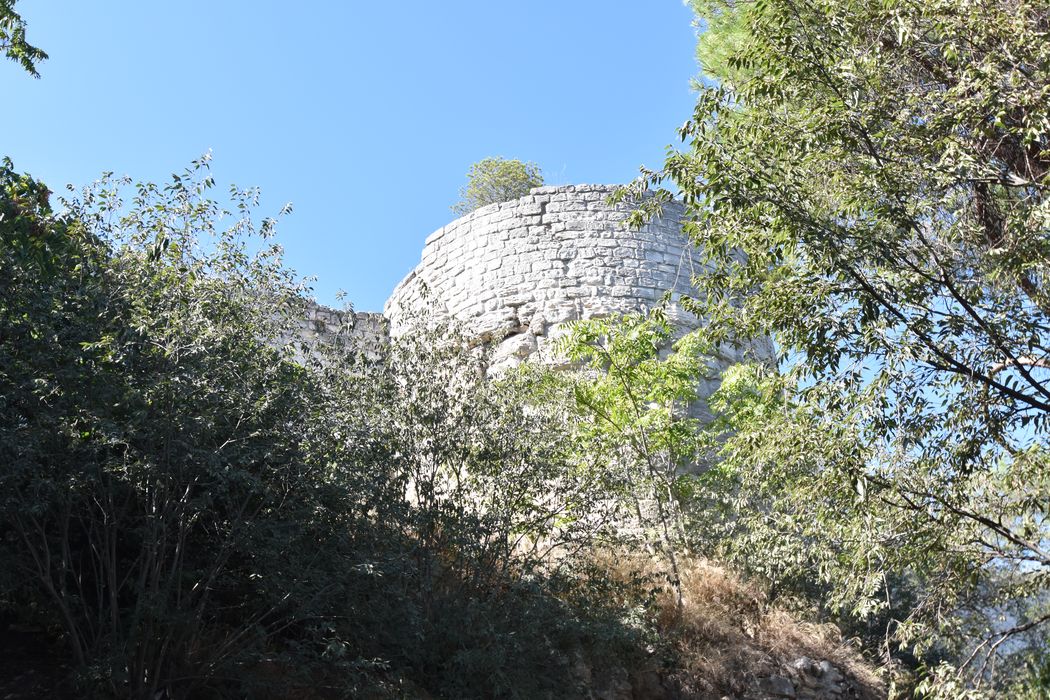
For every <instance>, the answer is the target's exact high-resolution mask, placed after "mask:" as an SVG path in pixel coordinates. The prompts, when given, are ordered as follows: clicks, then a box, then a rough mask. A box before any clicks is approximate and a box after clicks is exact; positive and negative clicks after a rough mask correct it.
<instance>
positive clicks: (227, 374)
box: [0, 159, 637, 698]
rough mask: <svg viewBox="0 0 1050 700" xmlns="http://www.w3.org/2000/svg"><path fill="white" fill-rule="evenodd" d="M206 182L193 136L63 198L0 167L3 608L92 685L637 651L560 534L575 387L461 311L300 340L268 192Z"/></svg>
mask: <svg viewBox="0 0 1050 700" xmlns="http://www.w3.org/2000/svg"><path fill="white" fill-rule="evenodd" d="M213 189H214V183H213V181H212V179H211V177H210V175H209V171H208V163H207V159H202V160H201V161H198V162H197V163H195V164H194V166H193V167H192V168H190V169H189V170H188V171H187V172H184V173H181V174H178V175H176V176H174V177H173V178H172V180H171V181H170V182H169V183H168V184H166V185H163V186H162V185H156V184H151V183H142V184H137V185H131V183H129V182H127V181H126V180H122V179H116V178H113V177H111V176H107V177H104V178H103V179H102V180H100V181H99V182H98V183H96V184H95V185H94V186H92V187H89V188H87V189H86V190H85V191H83V192H82V193H78V194H77V195H75V196H74V197H71V198H70V199H69V200H67V201H65V202H64V207H63V210H64V212H65V213H63V214H61V215H59V214H56V213H55V211H53V210H52V208H51V205H50V194H51V193H50V192H49V191H48V189H47V187H45V186H44V185H43V184H41V183H40V182H38V181H36V180H34V179H33V178H31V177H29V176H26V175H22V174H19V173H17V172H15V171H14V169H13V167H12V165H11V163H10V162H9V161H5V162H4V163H3V167H2V168H0V619H2V620H3V622H4V623H5V624H6V623H7V621H8V620H11V619H14V620H17V621H18V622H20V623H22V624H26V625H30V626H31V627H32V628H34V629H38V630H41V631H42V633H51V634H52V635H53V636H54V637H55V638H56V641H58V640H60V641H61V642H62V643H63V645H64V647H65V649H66V650H67V652H68V656H67V657H66V658H68V659H69V660H70V661H71V662H72V663H71V664H70V665H71V666H73V668H74V669H75V672H76V674H77V676H78V682H79V686H78V688H77V692H78V696H82V697H89V696H98V697H127V698H153V697H158V696H159V695H165V696H167V697H176V698H181V697H288V696H294V695H298V694H301V693H303V692H306V691H304V689H305V688H310V689H311V691H310V692H313V691H314V690H316V689H317V688H318V687H322V688H324V692H325V693H330V694H332V695H333V696H340V697H343V696H345V697H358V696H363V695H368V694H375V695H376V696H378V697H387V696H390V697H401V696H404V695H406V694H407V695H413V696H414V695H418V694H424V692H427V693H431V694H434V695H437V696H443V697H464V698H471V697H543V696H545V695H550V694H554V693H558V692H559V691H562V690H564V689H565V688H566V687H569V684H571V682H572V678H571V672H572V668H571V665H570V663H569V659H571V658H572V656H571V653H570V652H572V651H573V650H574V649H578V648H580V647H581V645H583V644H584V641H585V640H587V639H589V638H591V637H592V636H593V637H598V638H600V639H601V640H602V641H601V642H600V643H601V644H607V645H612V644H613V642H616V643H617V644H619V650H618V652H617V654H618V655H622V654H623V653H631V652H630V651H629V648H628V647H629V641H630V640H631V639H632V634H633V633H632V632H631V631H630V630H621V627H622V625H621V623H620V621H619V620H618V619H617V618H616V617H615V616H613V615H610V614H607V612H606V609H607V606H606V605H605V603H604V602H602V601H601V600H600V599H596V598H595V597H594V596H593V595H591V594H590V593H589V591H590V590H591V586H592V582H591V579H592V578H593V577H591V576H590V574H589V573H588V572H587V571H584V570H583V565H582V563H581V560H580V559H578V558H575V557H574V556H572V555H573V554H574V553H575V552H576V550H578V549H580V548H583V547H586V546H587V545H588V544H589V543H590V542H591V541H592V540H593V532H594V530H595V529H596V528H597V527H599V526H600V525H601V521H600V520H596V519H595V518H592V517H590V516H591V512H592V508H593V507H594V506H595V505H596V504H598V503H599V500H600V496H601V494H600V492H599V491H598V490H597V489H594V488H592V480H590V479H588V478H585V476H586V475H583V474H576V475H574V474H572V470H571V465H572V459H573V455H574V451H573V445H572V442H571V440H570V437H571V436H570V433H569V432H568V431H567V430H565V428H564V424H565V420H566V415H567V414H568V405H567V403H566V402H561V403H559V402H556V401H548V402H546V403H545V404H543V405H536V406H533V407H531V408H528V409H525V408H524V407H525V405H526V400H527V398H528V397H529V396H531V395H532V393H533V390H532V388H531V387H530V386H529V380H528V378H527V377H522V378H508V379H506V380H504V381H502V382H500V383H499V384H496V383H493V382H489V381H486V379H485V372H484V368H485V366H486V362H487V358H486V356H485V354H484V352H485V351H484V349H483V348H477V347H473V348H472V347H471V346H470V345H469V344H468V343H467V342H466V341H465V340H464V339H463V338H462V337H461V336H457V335H456V334H455V333H454V332H452V331H451V330H450V329H448V328H446V327H438V328H423V329H420V330H417V331H416V332H413V333H410V334H407V335H403V336H401V337H399V338H398V339H396V340H395V341H394V342H393V343H392V345H391V347H390V348H389V351H388V352H387V353H385V354H384V355H382V356H381V357H378V358H376V357H374V356H372V357H369V356H367V355H365V354H362V353H358V352H357V348H356V347H355V345H354V344H353V342H352V341H351V339H350V338H349V337H348V336H346V335H345V334H340V335H337V336H336V337H335V338H333V339H332V340H331V342H328V341H309V342H308V341H306V340H303V339H301V336H300V335H299V329H300V328H301V325H302V323H303V314H304V312H305V308H306V304H307V299H306V296H305V294H306V291H307V288H306V287H305V286H304V285H303V283H302V281H301V280H299V279H298V278H297V277H296V276H295V275H294V274H293V273H292V272H291V271H289V270H288V269H287V268H285V267H284V266H283V264H282V262H281V255H280V247H279V246H277V245H276V244H275V243H274V240H273V235H274V231H275V227H276V221H275V220H274V219H272V218H263V219H261V220H259V219H257V218H256V217H255V216H253V214H254V209H255V201H256V198H257V194H258V193H257V192H256V191H254V190H240V189H237V188H231V190H230V192H229V195H228V197H227V198H225V199H222V200H220V199H217V198H215V197H214V195H212V192H213ZM554 552H559V553H560V554H559V555H558V556H554ZM617 640H619V641H617ZM635 649H637V647H635ZM537 668H543V669H544V673H543V674H537V673H535V669H537ZM51 670H52V671H53V669H51ZM416 691H418V692H416Z"/></svg>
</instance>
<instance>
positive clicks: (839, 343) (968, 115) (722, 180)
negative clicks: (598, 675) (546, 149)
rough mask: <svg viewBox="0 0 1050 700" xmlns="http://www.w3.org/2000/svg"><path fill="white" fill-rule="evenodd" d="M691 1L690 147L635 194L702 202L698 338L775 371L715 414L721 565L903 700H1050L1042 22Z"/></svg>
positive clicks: (1047, 79) (984, 8) (1049, 367)
mask: <svg viewBox="0 0 1050 700" xmlns="http://www.w3.org/2000/svg"><path fill="white" fill-rule="evenodd" d="M693 5H694V7H695V9H696V11H697V13H698V16H699V18H700V22H701V23H702V25H703V26H704V27H705V28H706V31H704V32H703V33H702V34H701V36H700V44H699V50H698V54H699V57H700V60H701V64H702V68H703V71H704V75H703V77H702V81H703V82H702V84H699V85H698V89H699V98H698V101H697V105H696V110H695V113H694V115H693V118H692V119H690V120H689V121H688V122H687V123H686V125H685V126H684V127H683V128H682V131H681V135H682V138H683V139H684V140H685V141H686V142H687V148H686V149H684V150H681V151H673V152H671V154H670V155H669V157H668V159H667V161H666V163H665V165H664V168H663V169H662V170H661V171H659V172H650V173H645V174H643V177H642V180H641V181H640V182H639V183H638V185H637V186H638V188H642V189H644V188H646V187H648V186H652V185H657V186H659V184H660V183H662V182H671V183H673V184H674V185H675V187H676V188H677V191H678V196H681V197H682V198H683V199H684V200H685V201H686V203H687V204H689V205H691V207H692V211H693V221H692V223H690V224H689V225H688V229H689V232H690V234H691V235H692V237H693V238H694V240H695V241H696V243H697V244H698V245H699V247H700V249H701V250H703V251H704V254H705V255H706V256H707V257H708V261H707V262H708V265H707V269H706V270H705V271H704V272H703V273H702V274H700V275H699V276H698V277H697V278H696V280H695V282H696V284H697V287H698V290H697V295H696V298H695V299H694V300H693V303H692V307H691V308H693V309H694V310H695V311H696V312H697V313H698V314H700V315H702V316H703V317H705V318H707V319H709V326H708V328H707V330H706V331H705V333H706V337H707V339H708V340H709V341H710V342H716V343H717V342H731V341H733V340H734V339H746V338H749V337H762V336H766V335H769V336H772V337H773V338H774V339H775V341H776V342H777V344H778V347H779V349H780V351H781V357H782V362H781V364H780V366H779V368H778V369H777V370H776V371H770V370H768V369H763V368H759V367H753V368H739V369H738V370H735V371H734V372H733V374H731V375H730V376H729V377H727V380H726V382H725V384H724V385H723V389H722V391H721V392H720V395H719V397H718V398H716V408H717V409H718V410H719V412H720V413H721V415H722V426H723V428H724V433H723V437H724V442H722V443H721V444H720V445H719V446H718V448H717V457H716V464H717V471H718V472H720V473H722V474H723V475H724V477H725V479H726V481H727V482H730V483H735V484H736V495H735V497H734V501H735V502H734V503H733V507H732V508H733V511H734V512H735V513H737V514H738V515H739V516H740V519H739V520H738V521H736V522H735V523H733V528H732V530H733V532H732V533H730V535H729V539H728V540H727V541H726V543H725V544H724V545H723V549H724V551H725V555H726V556H728V557H730V559H731V560H732V561H736V562H738V563H739V564H740V565H741V566H743V567H744V568H745V570H747V571H749V572H751V573H752V574H754V575H759V576H762V577H764V578H765V579H766V580H767V581H768V582H769V585H770V586H771V587H772V588H773V589H774V590H776V591H779V592H782V593H784V594H790V595H799V596H802V597H803V598H808V599H810V600H814V601H816V602H818V603H819V606H820V607H821V608H822V609H825V610H826V614H829V615H834V616H837V617H838V619H841V620H843V621H844V622H845V621H846V620H847V619H848V618H850V617H852V618H853V619H855V620H856V621H857V624H859V625H860V626H861V628H863V627H864V626H868V625H871V627H870V628H869V631H868V632H866V633H865V635H866V636H868V638H869V640H870V641H869V644H872V645H874V647H873V648H877V647H881V652H880V653H881V657H882V660H883V663H884V664H885V665H886V667H887V668H888V669H890V670H891V671H892V672H897V671H899V672H900V673H901V683H902V684H903V685H901V686H900V687H901V689H902V692H906V691H907V688H908V687H909V684H910V683H912V682H914V681H915V680H918V686H917V691H916V692H919V693H921V694H923V696H924V697H935V696H938V695H941V696H945V697H964V696H965V697H984V696H1000V695H1001V694H1003V693H1006V694H1008V695H1011V696H1020V695H1021V694H1022V693H1024V692H1027V693H1035V694H1037V695H1038V693H1040V692H1046V687H1045V685H1043V686H1040V684H1042V683H1045V681H1043V680H1040V679H1042V678H1045V672H1044V671H1041V670H1040V669H1045V667H1046V663H1047V657H1046V649H1047V648H1048V646H1050V645H1048V642H1047V640H1048V636H1047V635H1048V630H1047V628H1048V627H1050V611H1048V608H1047V605H1048V604H1050V590H1048V588H1047V583H1048V581H1050V578H1048V572H1050V558H1048V556H1047V542H1048V541H1050V528H1048V525H1050V521H1048V520H1047V503H1048V502H1050V490H1048V487H1050V481H1048V479H1050V455H1048V453H1047V449H1046V445H1047V430H1048V410H1047V409H1048V408H1050V404H1048V400H1050V337H1048V328H1050V324H1048V320H1050V319H1048V313H1050V303H1048V298H1050V297H1048V293H1047V288H1046V283H1047V276H1048V272H1050V270H1048V263H1050V236H1048V231H1050V227H1048V219H1047V212H1048V207H1050V200H1048V199H1047V197H1046V196H1045V192H1046V187H1047V184H1048V180H1047V178H1048V167H1047V166H1048V164H1050V150H1048V149H1050V115H1048V113H1047V109H1048V107H1047V105H1048V104H1050V103H1048V102H1047V100H1046V99H1045V97H1046V93H1047V90H1048V86H1050V54H1048V48H1047V47H1048V44H1047V42H1046V41H1045V32H1046V26H1047V22H1048V21H1050V8H1047V6H1046V5H1045V3H1041V2H1026V1H1021V2H1010V3H994V2H975V3H971V2H958V1H957V0H945V1H943V2H933V3H921V4H915V3H906V2H885V3H865V2H852V1H851V0H803V1H801V2H799V1H796V0H783V1H781V0H771V1H769V2H739V3H738V2H728V1H727V2H723V1H722V0H711V1H707V0H697V2H694V3H693ZM670 196H671V194H670V192H667V191H663V192H661V193H659V194H658V195H657V196H656V197H654V198H652V199H651V200H650V202H651V203H653V206H656V205H658V204H659V202H660V201H666V199H667V198H669V197H670ZM653 206H651V207H650V210H651V209H652V208H653ZM644 215H645V212H641V213H640V214H639V218H644ZM876 636H881V638H882V642H881V643H878V644H876ZM1026 669H1027V670H1026ZM909 679H910V680H909Z"/></svg>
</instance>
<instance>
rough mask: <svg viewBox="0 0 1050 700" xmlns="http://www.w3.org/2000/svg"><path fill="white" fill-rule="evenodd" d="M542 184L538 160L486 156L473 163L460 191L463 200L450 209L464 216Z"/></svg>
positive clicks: (516, 196) (527, 191)
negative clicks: (527, 161) (523, 160)
mask: <svg viewBox="0 0 1050 700" xmlns="http://www.w3.org/2000/svg"><path fill="white" fill-rule="evenodd" d="M542 184H543V175H542V174H541V173H540V166H538V165H536V164H535V163H523V162H522V161H520V160H508V159H506V158H499V157H497V158H484V159H482V160H479V161H478V162H477V163H474V164H473V165H471V166H470V172H468V173H467V184H466V185H464V186H463V187H462V188H461V189H460V190H459V197H460V200H459V201H458V202H456V203H455V204H453V205H452V207H451V209H452V211H453V212H454V213H455V214H456V215H457V216H463V215H465V214H469V213H470V212H472V211H474V210H475V209H479V208H480V207H483V206H485V205H488V204H498V203H499V202H508V201H510V200H512V199H517V198H518V197H523V196H525V195H527V194H528V193H529V190H530V189H532V188H533V187H539V186H540V185H542Z"/></svg>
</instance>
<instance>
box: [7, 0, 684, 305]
mask: <svg viewBox="0 0 1050 700" xmlns="http://www.w3.org/2000/svg"><path fill="white" fill-rule="evenodd" d="M16 9H17V10H18V11H19V12H20V13H21V14H22V16H23V17H24V18H25V20H26V21H27V23H28V26H29V31H28V38H29V40H30V42H31V43H34V44H36V45H37V46H40V47H41V48H43V49H44V50H45V51H47V52H48V53H49V54H50V55H51V59H50V60H49V61H47V62H45V63H44V64H43V65H42V66H41V74H42V76H43V77H42V78H41V79H40V80H33V79H32V78H30V77H28V76H27V75H26V74H25V73H23V72H22V71H21V70H20V69H19V68H18V66H16V65H15V64H14V63H12V62H10V61H3V62H0V88H2V91H3V93H2V94H3V95H4V103H5V104H4V108H3V109H2V110H0V115H2V116H0V124H2V133H3V134H4V143H3V144H2V148H0V155H3V154H6V155H10V156H11V157H12V159H13V160H14V161H15V166H16V168H18V169H19V170H23V171H27V172H30V173H32V174H33V175H35V176H37V177H39V178H41V179H43V180H44V181H45V182H47V183H48V185H49V186H50V187H51V189H53V190H59V189H60V188H62V187H63V186H64V185H65V184H66V183H74V184H76V185H81V184H85V183H87V182H90V181H91V180H93V179H95V178H96V177H97V176H98V174H99V173H100V172H102V171H103V170H113V171H115V172H116V173H118V174H126V175H130V176H131V177H132V178H134V179H136V180H145V179H151V180H164V179H166V178H167V175H168V173H171V172H175V171H179V170H181V169H182V168H183V167H185V166H186V165H188V164H189V161H190V160H192V159H193V158H195V157H197V156H199V155H201V154H202V153H204V152H205V151H207V150H209V149H210V150H211V151H212V154H213V156H214V161H213V173H214V175H215V177H216V180H217V181H218V184H219V185H220V186H222V187H223V188H225V187H226V186H228V185H229V184H230V183H236V184H238V185H241V186H249V185H258V186H260V187H261V188H262V190H263V208H262V211H261V214H274V213H276V211H277V210H278V209H279V208H280V206H281V205H283V204H284V203H285V202H287V201H291V202H293V203H294V205H295V211H294V213H293V214H292V215H291V216H290V217H288V218H285V219H283V220H282V224H281V228H280V238H279V240H280V241H281V242H282V243H283V245H284V246H285V251H286V254H287V260H288V263H289V264H290V265H291V266H292V267H294V268H295V269H296V270H297V271H298V272H299V273H301V274H304V275H313V276H316V277H317V281H316V283H315V290H316V296H317V298H318V300H320V301H322V302H325V303H334V301H335V293H336V290H338V289H343V290H345V291H346V292H347V298H348V300H349V301H351V302H352V303H353V304H354V306H355V308H357V309H358V310H379V309H380V308H381V306H382V303H383V301H384V300H385V299H386V297H387V295H388V294H389V292H390V290H391V289H392V288H393V287H394V285H395V284H396V283H397V282H398V281H399V280H400V279H401V277H403V276H404V275H405V274H406V273H407V272H408V271H409V270H411V269H412V267H413V266H414V265H415V264H416V262H418V260H419V254H420V251H421V249H422V245H423V239H424V238H425V237H426V236H427V235H428V234H429V233H431V232H432V231H433V230H435V229H437V228H439V227H440V226H442V225H443V224H445V223H446V222H447V221H449V220H450V219H451V218H452V215H451V214H450V212H449V208H448V207H449V205H450V204H452V203H453V202H455V201H456V199H457V193H458V190H459V188H460V186H461V185H462V184H463V182H464V179H465V173H466V172H467V169H468V168H469V166H470V164H471V163H472V162H475V161H477V160H480V159H481V158H484V157H486V156H497V155H499V156H504V157H507V158H519V159H522V160H532V161H535V162H537V163H539V165H540V166H541V167H542V168H543V171H544V174H545V176H546V179H547V182H548V183H550V184H562V183H577V182H602V183H612V182H626V181H629V180H630V179H632V178H633V177H634V176H635V175H636V174H637V171H638V166H640V165H643V164H644V165H648V166H658V165H659V164H660V163H661V162H662V158H663V154H664V151H665V148H666V146H667V145H668V144H671V143H674V142H675V138H676V137H675V129H676V128H677V127H678V126H679V125H680V124H681V123H682V122H683V121H685V120H686V118H688V116H689V115H690V114H691V111H692V104H693V101H694V99H693V94H692V92H691V90H690V87H689V86H690V80H691V78H693V77H694V76H695V75H696V73H697V69H696V65H695V62H694V53H693V50H694V44H695V36H694V30H693V28H692V26H691V13H690V11H689V10H688V8H686V7H685V6H684V5H683V4H682V2H681V0H605V1H604V2H596V1H591V0H532V1H531V2H499V1H498V0H445V1H444V2H434V1H433V0H429V1H422V0H420V1H416V0H412V1H410V2H383V1H381V0H380V1H378V2H377V1H376V0H372V1H371V2H362V1H359V0H346V1H342V2H339V1H336V0H327V1H321V0H314V1H312V2H300V3H292V2H280V3H279V2H269V1H267V0H259V1H255V2H248V1H247V0H237V1H235V0H208V1H198V0H180V1H179V2H154V1H152V0H150V1H146V0H135V1H130V0H123V1H117V0H108V1H107V0H99V1H96V2H84V1H83V0H21V1H20V2H19V3H18V4H17V5H16Z"/></svg>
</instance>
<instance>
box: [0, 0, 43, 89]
mask: <svg viewBox="0 0 1050 700" xmlns="http://www.w3.org/2000/svg"><path fill="white" fill-rule="evenodd" d="M17 1H18V0H0V51H3V53H4V55H5V56H7V57H8V58H9V59H11V60H12V61H15V62H17V63H18V64H20V65H21V66H22V68H24V69H25V71H26V72H27V73H29V74H30V75H31V76H33V77H34V78H39V77H40V73H38V72H37V69H36V66H37V64H38V63H40V62H41V61H46V60H47V54H46V53H44V52H43V51H41V50H40V49H38V48H37V47H35V46H33V45H32V44H30V43H29V42H28V41H26V23H25V20H23V19H22V16H21V15H19V14H18V13H17V12H15V3H16V2H17Z"/></svg>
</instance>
